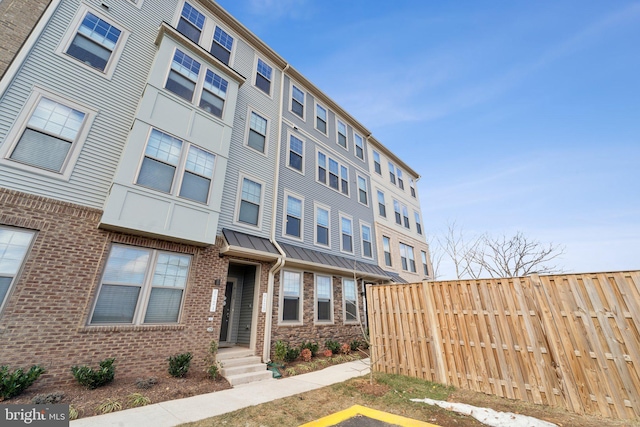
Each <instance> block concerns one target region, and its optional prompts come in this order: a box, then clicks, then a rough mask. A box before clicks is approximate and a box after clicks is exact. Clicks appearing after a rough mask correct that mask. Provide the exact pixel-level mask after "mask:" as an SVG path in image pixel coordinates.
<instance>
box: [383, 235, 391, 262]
mask: <svg viewBox="0 0 640 427" xmlns="http://www.w3.org/2000/svg"><path fill="white" fill-rule="evenodd" d="M382 249H383V251H384V264H385V265H387V266H389V267H391V239H389V238H388V237H387V236H382Z"/></svg>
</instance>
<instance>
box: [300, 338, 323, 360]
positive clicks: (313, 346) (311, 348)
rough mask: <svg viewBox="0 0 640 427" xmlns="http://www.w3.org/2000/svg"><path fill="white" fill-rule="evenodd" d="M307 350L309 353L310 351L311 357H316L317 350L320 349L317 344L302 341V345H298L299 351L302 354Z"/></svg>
mask: <svg viewBox="0 0 640 427" xmlns="http://www.w3.org/2000/svg"><path fill="white" fill-rule="evenodd" d="M305 348H306V349H309V351H311V356H312V357H316V354H318V350H319V349H320V346H319V345H318V343H317V342H313V343H312V342H311V341H309V342H307V341H304V342H303V343H302V344H300V351H301V352H302V351H303V350H304V349H305Z"/></svg>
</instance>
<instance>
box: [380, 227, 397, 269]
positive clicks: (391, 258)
mask: <svg viewBox="0 0 640 427" xmlns="http://www.w3.org/2000/svg"><path fill="white" fill-rule="evenodd" d="M385 238H387V239H388V240H389V262H390V264H387V258H386V257H385V256H384V254H385V252H386V251H385V250H384V239H385ZM392 242H393V241H392V240H391V236H385V235H384V234H383V235H382V239H381V247H382V262H381V263H380V265H381V266H382V263H384V266H385V267H384V268H386V267H392V268H393V264H394V263H393V252H392V251H391V247H392V244H393V243H392Z"/></svg>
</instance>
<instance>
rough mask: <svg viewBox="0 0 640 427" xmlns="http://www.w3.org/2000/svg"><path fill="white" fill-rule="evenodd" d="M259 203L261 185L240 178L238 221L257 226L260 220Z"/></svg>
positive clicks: (260, 200) (260, 199)
mask: <svg viewBox="0 0 640 427" xmlns="http://www.w3.org/2000/svg"><path fill="white" fill-rule="evenodd" d="M261 202H262V184H259V183H257V182H255V181H252V180H250V179H249V178H242V190H241V193H240V209H239V212H238V221H240V222H243V223H245V224H250V225H255V226H257V225H258V222H259V218H260V203H261Z"/></svg>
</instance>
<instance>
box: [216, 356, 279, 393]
mask: <svg viewBox="0 0 640 427" xmlns="http://www.w3.org/2000/svg"><path fill="white" fill-rule="evenodd" d="M217 359H218V361H219V362H220V364H221V365H222V369H221V370H220V375H222V376H223V377H225V378H226V379H227V381H229V384H231V386H232V387H235V386H237V385H240V384H248V383H252V382H255V381H264V380H268V379H271V378H273V374H272V373H271V371H267V365H266V364H265V363H261V362H260V357H259V356H254V355H253V351H251V350H248V349H246V348H241V347H231V348H221V349H220V350H218V354H217Z"/></svg>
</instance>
